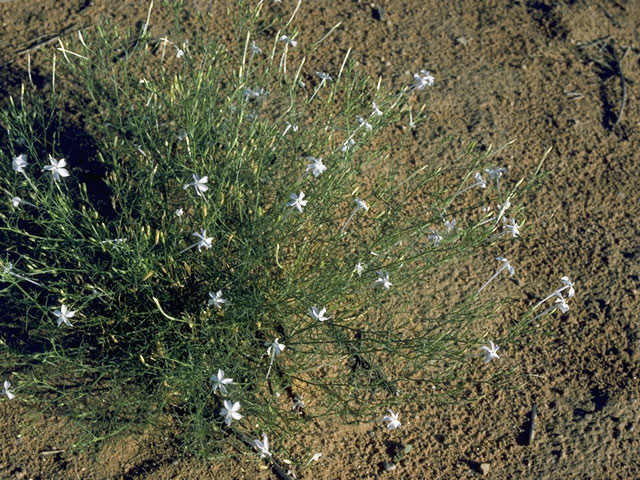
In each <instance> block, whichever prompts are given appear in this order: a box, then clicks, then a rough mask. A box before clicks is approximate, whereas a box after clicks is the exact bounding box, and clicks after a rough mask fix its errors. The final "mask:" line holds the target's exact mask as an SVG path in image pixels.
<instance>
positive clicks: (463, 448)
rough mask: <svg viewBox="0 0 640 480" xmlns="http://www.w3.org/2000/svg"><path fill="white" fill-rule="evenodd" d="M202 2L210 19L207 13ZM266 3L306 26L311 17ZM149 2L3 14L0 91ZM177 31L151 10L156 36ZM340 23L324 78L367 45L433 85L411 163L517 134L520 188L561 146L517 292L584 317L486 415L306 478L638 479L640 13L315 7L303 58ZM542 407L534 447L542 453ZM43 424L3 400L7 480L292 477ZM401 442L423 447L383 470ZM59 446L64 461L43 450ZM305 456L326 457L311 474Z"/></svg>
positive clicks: (539, 341)
mask: <svg viewBox="0 0 640 480" xmlns="http://www.w3.org/2000/svg"><path fill="white" fill-rule="evenodd" d="M186 3H187V4H188V5H190V4H191V2H186ZM195 3H196V4H198V3H199V4H200V6H201V7H202V8H204V7H205V6H206V3H207V2H206V1H204V0H200V1H199V2H195ZM214 3H215V4H216V5H215V6H214V9H215V12H216V19H217V20H216V22H218V24H219V25H220V26H221V28H224V24H225V22H226V20H225V18H224V16H223V15H222V13H223V12H224V6H225V5H232V6H233V5H234V3H235V2H233V1H224V2H223V1H215V2H214ZM112 5H117V6H115V7H113V6H112ZM265 5H266V6H267V7H268V8H270V9H277V10H280V11H282V14H283V15H289V14H290V12H291V11H292V9H293V7H294V5H295V2H294V1H292V0H283V1H282V2H281V3H276V2H272V1H271V0H266V2H265ZM147 7H148V4H147V3H146V2H141V1H132V0H122V1H119V2H109V1H106V0H94V1H84V0H41V1H36V0H13V1H9V2H6V3H0V22H1V24H0V65H1V67H0V91H5V90H6V89H8V88H10V87H11V86H12V85H13V86H15V84H16V82H18V83H19V82H20V81H22V80H24V78H25V69H26V65H27V58H26V55H25V54H19V52H20V51H22V50H25V49H28V48H31V47H33V46H35V45H37V44H38V43H41V42H43V41H46V40H47V39H49V38H51V37H52V36H54V35H56V34H57V33H58V32H61V31H68V30H73V29H75V28H78V27H80V26H87V25H92V24H95V23H96V22H97V21H98V19H99V18H100V17H101V16H103V15H106V16H108V17H111V18H113V19H114V20H115V21H116V22H117V23H119V24H122V25H134V24H135V22H139V21H141V20H143V19H144V17H145V16H146V10H147ZM382 11H383V14H382V18H381V19H378V18H376V17H380V13H381V12H382ZM169 21H170V20H169V18H168V17H161V16H160V15H158V14H154V16H153V17H152V23H153V25H154V31H155V33H156V34H161V33H162V28H163V24H164V25H168V22H169ZM339 21H340V22H342V26H341V27H340V28H339V29H338V30H337V31H336V33H335V35H333V36H332V37H331V38H330V39H329V40H327V41H326V42H325V44H324V45H323V46H322V48H321V49H320V51H319V52H318V54H317V55H316V57H315V58H313V59H311V61H310V63H309V65H310V67H309V68H317V69H323V68H322V67H325V69H327V70H328V68H327V67H326V65H324V64H323V63H322V62H325V63H326V60H325V59H327V58H331V59H333V60H332V61H333V63H334V64H335V63H336V62H340V61H341V59H342V56H343V55H344V53H345V52H346V50H347V49H348V48H349V47H353V52H352V58H354V59H357V60H358V61H359V64H360V66H361V67H362V68H363V69H364V70H365V71H366V72H368V73H369V74H371V75H374V76H376V77H377V76H378V75H381V76H382V77H383V81H384V82H385V83H386V84H387V85H388V86H392V87H395V88H397V87H399V86H401V85H403V84H406V83H410V82H411V81H412V78H411V74H412V73H413V72H415V71H417V70H419V69H421V68H426V69H429V70H431V71H432V72H434V75H435V78H436V85H435V86H434V87H433V88H432V89H431V90H430V92H429V93H428V98H429V111H430V117H429V121H428V122H427V124H426V125H423V126H421V127H420V128H419V130H418V131H417V133H416V137H415V138H416V141H415V144H414V145H413V146H412V147H411V151H406V152H404V154H405V155H406V161H407V162H411V161H415V160H416V159H419V158H421V157H427V156H428V155H429V154H430V153H431V152H432V151H433V150H434V148H435V144H436V143H437V140H438V139H439V138H440V137H441V136H443V135H449V134H451V135H453V136H454V139H455V140H454V141H453V144H452V145H451V146H450V147H449V148H448V149H447V154H448V155H454V154H455V152H456V150H457V149H458V150H459V149H461V148H462V147H463V146H464V145H465V144H467V143H468V142H469V141H471V140H475V141H477V142H478V144H480V145H489V144H493V145H501V144H503V143H504V142H506V141H508V140H511V139H516V142H515V143H514V144H513V145H512V146H511V147H509V148H508V149H507V150H506V153H505V154H504V155H503V157H502V161H503V163H504V165H506V166H508V167H509V174H508V177H507V178H508V179H509V180H510V181H515V179H517V178H519V177H520V176H522V175H524V174H526V173H527V172H531V171H533V170H534V169H535V168H536V166H537V164H538V163H539V161H540V159H541V158H542V155H543V152H544V151H545V150H546V149H547V148H549V147H553V150H552V152H551V153H550V154H549V156H548V158H547V161H546V163H545V166H544V167H545V169H546V170H548V171H550V172H551V174H550V176H549V177H548V178H547V180H546V181H545V183H544V185H543V186H542V187H541V188H540V189H539V190H538V191H537V192H536V193H535V194H534V195H533V196H532V197H531V198H530V199H529V200H528V201H527V204H526V207H527V219H528V224H527V228H526V231H525V232H524V234H523V236H522V238H521V239H520V240H519V241H517V242H515V243H512V244H511V245H512V246H511V247H510V249H509V251H506V252H504V253H505V255H506V256H508V258H509V259H511V260H512V262H513V264H514V265H516V266H517V268H518V272H517V275H518V282H519V285H517V287H515V286H512V285H505V286H504V293H506V294H510V295H515V292H516V291H519V292H521V296H522V297H523V298H526V297H529V298H530V300H529V301H528V302H531V301H533V299H536V298H540V296H541V295H544V294H545V293H546V292H549V291H550V290H552V289H553V288H554V287H555V286H556V285H557V284H558V278H559V277H560V276H562V275H565V274H566V275H569V276H570V277H571V278H572V279H574V280H575V281H576V290H577V294H576V297H575V298H574V299H572V301H571V310H570V312H569V313H568V314H567V315H565V316H562V317H560V316H554V317H552V318H550V319H549V323H548V324H547V327H548V329H549V332H550V335H547V336H537V337H536V338H534V339H532V340H531V341H530V342H527V343H525V344H524V345H523V346H522V348H521V349H519V350H515V349H512V350H506V351H501V353H502V358H501V360H500V361H501V362H503V366H505V365H506V366H508V367H510V368H513V369H515V370H516V372H517V375H516V376H515V378H514V381H513V387H514V388H513V390H510V391H496V390H495V389H491V388H486V389H484V388H483V389H480V390H478V391H475V392H471V393H472V396H474V398H480V400H478V401H476V402H474V403H472V404H470V405H469V406H450V407H442V406H435V405H434V406H433V407H432V408H429V409H423V410H421V411H415V410H413V409H412V407H411V405H406V406H405V407H404V408H402V409H401V410H400V413H401V420H402V421H403V427H402V428H401V429H400V430H397V431H394V432H391V433H388V432H387V431H385V429H384V427H383V426H382V424H381V423H380V422H378V423H375V424H366V425H360V426H333V427H331V426H327V425H324V426H321V425H318V426H316V427H313V429H312V430H310V431H309V434H308V435H307V436H305V438H304V439H302V440H303V441H304V442H305V443H306V444H307V445H310V446H311V447H312V452H316V451H321V452H322V454H323V455H322V457H321V458H320V459H319V460H318V461H317V462H315V463H313V464H312V465H311V466H309V467H308V468H306V469H302V470H298V471H297V472H296V473H297V476H298V478H305V479H337V478H340V479H368V478H399V479H400V478H401V479H422V478H443V479H457V478H473V477H481V476H482V477H485V478H496V479H498V478H499V479H503V478H506V479H508V478H534V479H547V478H549V479H568V478H570V479H585V478H589V479H609V478H611V479H613V478H619V479H634V478H640V441H639V440H638V439H637V436H636V435H637V431H636V430H635V429H636V428H637V427H638V426H640V413H638V412H639V411H640V391H639V382H638V375H639V367H638V365H639V364H638V359H639V358H638V357H639V355H640V351H639V349H640V343H639V342H640V337H639V335H640V332H639V331H638V328H639V325H638V323H639V320H640V317H639V316H638V311H639V307H640V302H639V288H640V277H639V275H640V264H639V262H638V256H639V254H640V246H639V245H640V243H639V238H640V232H639V230H640V228H639V227H640V220H639V219H638V218H639V214H640V204H639V201H640V195H639V192H640V178H639V177H640V168H639V165H640V156H639V155H640V154H639V153H638V152H639V151H640V110H639V108H638V86H639V85H640V61H639V59H640V4H638V3H637V2H635V1H632V0H629V1H625V0H617V1H616V0H602V1H600V2H595V1H589V0H560V1H551V0H541V1H524V0H521V1H518V0H511V1H507V0H503V1H498V0H487V1H478V0H455V1H445V0H439V1H437V0H387V1H379V2H377V3H375V4H370V3H369V2H363V1H360V0H357V1H356V0H349V1H347V0H345V1H335V0H311V1H305V2H304V3H303V5H302V7H301V9H300V12H299V14H298V16H297V18H296V20H295V22H294V25H295V26H297V27H298V28H299V29H300V32H301V34H300V37H299V40H300V42H303V43H304V42H309V41H311V40H315V39H317V38H319V37H320V36H322V35H324V33H326V31H327V30H328V29H329V28H330V27H331V26H332V25H334V24H335V23H337V22H339ZM163 22H164V23H163ZM185 36H186V38H188V32H187V33H186V34H185ZM607 36H608V38H606V39H605V40H603V41H602V42H601V43H600V44H597V45H592V46H588V47H581V45H583V44H586V43H589V42H593V41H595V40H598V39H603V38H604V37H607ZM49 48H50V47H49ZM613 52H615V55H614V54H613ZM43 57H44V56H43V55H42V52H34V53H33V58H32V61H33V68H34V75H44V74H43V73H42V72H44V71H45V70H44V67H42V69H41V68H40V66H39V63H38V62H39V61H40V60H41V59H42V58H43ZM616 57H617V61H616ZM7 62H10V63H7ZM618 65H619V66H620V67H621V69H622V72H623V74H624V78H625V86H626V99H625V104H624V110H623V112H622V116H621V118H620V119H619V121H618V122H617V124H616V121H617V120H618V114H619V111H620V108H621V104H622V103H621V102H622V97H623V92H622V85H621V78H620V72H619V71H618ZM41 81H42V82H45V81H46V79H45V78H44V76H43V77H42V79H41ZM468 281H475V282H477V283H480V282H481V279H480V278H473V277H472V278H470V279H469V280H468ZM505 283H506V282H505ZM494 292H499V287H497V289H496V290H495V291H494ZM526 304H527V302H522V305H521V306H522V307H523V308H524V306H525V305H526ZM508 313H513V314H514V315H515V314H516V313H517V311H515V310H514V311H513V312H505V318H504V319H503V321H504V322H505V323H504V325H503V326H502V327H501V326H496V329H497V330H500V328H504V327H505V326H507V325H509V322H511V321H513V318H509V316H508V315H507V314H508ZM534 403H535V404H536V405H537V412H538V414H537V419H536V436H535V439H534V441H533V443H532V444H531V445H528V444H527V441H526V432H527V429H528V426H529V421H530V416H529V415H530V411H531V407H532V405H533V404H534ZM37 413H38V405H24V404H22V403H20V401H19V400H14V401H12V402H8V401H6V399H5V400H2V401H0V414H1V418H2V428H0V478H6V479H29V478H32V479H67V478H68V479H143V478H144V479H169V478H178V479H200V478H215V479H222V480H226V479H235V478H238V479H239V478H246V479H268V478H269V479H271V478H276V477H275V474H274V473H273V472H271V471H270V470H268V469H267V468H266V467H265V466H264V465H263V464H261V463H260V462H259V461H258V459H257V456H256V455H255V454H246V455H242V454H240V453H239V454H237V455H236V456H235V457H234V458H231V459H228V460H224V461H218V462H213V463H211V464H209V465H202V464H201V463H198V462H197V461H194V460H189V459H184V458H182V457H181V456H180V453H179V446H177V445H176V444H175V442H173V440H172V434H171V432H170V431H166V432H160V433H158V432H152V433H149V434H148V435H145V436H142V437H140V436H135V437H134V436H130V437H126V438H124V439H119V440H118V441H117V442H111V443H108V444H107V445H105V446H104V447H103V448H102V449H101V450H100V451H98V452H96V453H74V452H73V445H74V442H75V441H76V439H77V435H78V432H77V431H75V430H74V428H73V427H72V425H71V424H70V423H69V422H67V421H65V420H64V419H61V418H55V417H51V416H44V417H43V416H37ZM383 413H384V412H381V415H382V414H383ZM274 442H275V443H276V444H277V442H278V440H277V439H274ZM398 442H402V443H404V444H406V443H411V444H412V445H413V447H414V448H413V450H412V451H411V452H410V453H409V454H407V455H406V456H405V458H404V459H403V460H402V461H400V462H398V463H397V465H396V467H395V470H393V471H390V472H384V471H383V465H384V462H390V461H391V455H392V454H393V452H394V449H395V448H396V446H397V443H398ZM276 446H277V445H276ZM52 450H62V451H61V452H59V453H53V454H45V453H43V452H45V451H52ZM305 458H310V454H308V456H307V457H303V458H302V460H300V461H301V462H302V463H303V464H304V463H306V461H305V460H304V459H305ZM483 472H484V473H483Z"/></svg>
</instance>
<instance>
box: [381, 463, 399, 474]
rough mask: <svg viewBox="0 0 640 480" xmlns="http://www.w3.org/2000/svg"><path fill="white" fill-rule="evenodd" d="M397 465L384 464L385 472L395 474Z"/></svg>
mask: <svg viewBox="0 0 640 480" xmlns="http://www.w3.org/2000/svg"><path fill="white" fill-rule="evenodd" d="M396 468H397V467H396V465H395V463H389V462H384V471H385V472H394V471H395V469H396Z"/></svg>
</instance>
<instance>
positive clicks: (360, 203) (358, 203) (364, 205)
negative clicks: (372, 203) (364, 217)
mask: <svg viewBox="0 0 640 480" xmlns="http://www.w3.org/2000/svg"><path fill="white" fill-rule="evenodd" d="M355 202H356V208H357V209H358V210H364V211H365V212H368V211H369V205H367V202H365V201H364V200H360V199H359V198H356V199H355Z"/></svg>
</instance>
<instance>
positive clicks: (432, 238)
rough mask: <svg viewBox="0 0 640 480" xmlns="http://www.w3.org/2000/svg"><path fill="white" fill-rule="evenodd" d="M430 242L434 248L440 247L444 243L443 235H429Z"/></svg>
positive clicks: (434, 233) (432, 233)
mask: <svg viewBox="0 0 640 480" xmlns="http://www.w3.org/2000/svg"><path fill="white" fill-rule="evenodd" d="M429 240H430V241H431V243H433V246H434V247H438V246H440V242H441V241H442V235H439V234H438V233H437V232H431V233H430V234H429Z"/></svg>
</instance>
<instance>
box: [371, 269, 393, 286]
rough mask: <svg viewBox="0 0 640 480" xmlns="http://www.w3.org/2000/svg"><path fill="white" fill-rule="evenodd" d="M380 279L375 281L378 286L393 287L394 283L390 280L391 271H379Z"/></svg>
mask: <svg viewBox="0 0 640 480" xmlns="http://www.w3.org/2000/svg"><path fill="white" fill-rule="evenodd" d="M378 275H379V277H378V279H377V280H376V281H375V285H376V286H381V287H383V288H385V289H387V290H388V289H389V287H391V285H393V284H392V283H391V282H390V281H389V272H378Z"/></svg>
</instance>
